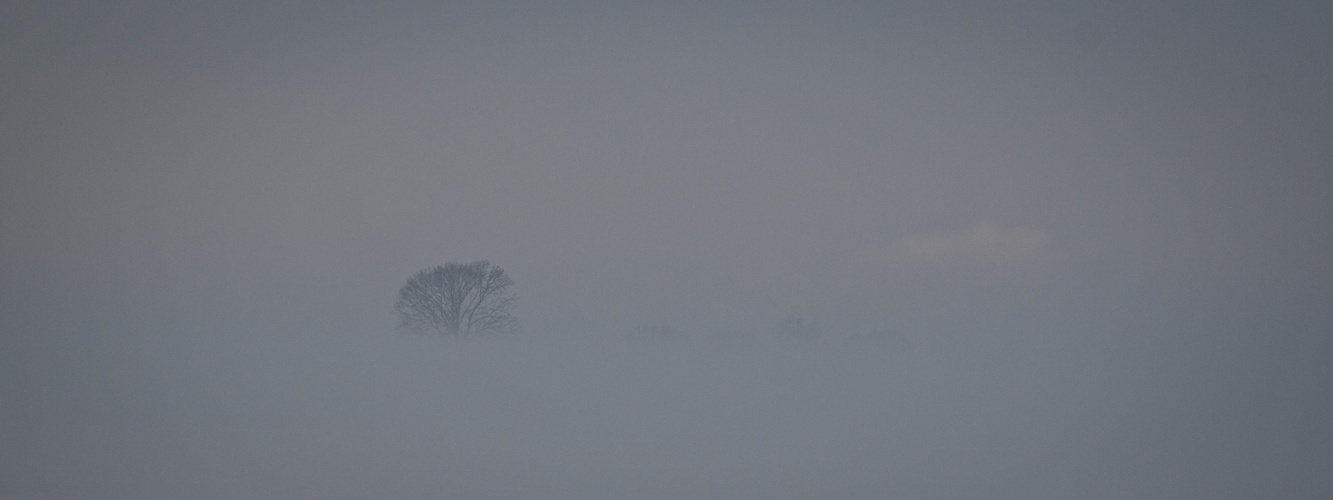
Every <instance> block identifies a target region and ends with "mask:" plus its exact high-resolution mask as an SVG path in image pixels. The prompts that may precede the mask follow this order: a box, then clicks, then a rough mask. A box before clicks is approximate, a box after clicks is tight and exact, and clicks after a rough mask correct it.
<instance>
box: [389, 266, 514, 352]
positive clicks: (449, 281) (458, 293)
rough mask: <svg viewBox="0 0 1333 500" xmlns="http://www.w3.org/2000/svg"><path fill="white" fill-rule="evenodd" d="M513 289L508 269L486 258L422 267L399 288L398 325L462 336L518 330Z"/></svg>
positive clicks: (396, 305)
mask: <svg viewBox="0 0 1333 500" xmlns="http://www.w3.org/2000/svg"><path fill="white" fill-rule="evenodd" d="M513 288H514V280H513V279H510V278H509V275H508V274H506V273H505V271H504V269H501V268H500V266H497V265H495V264H491V263H490V262H487V261H484V260H479V261H476V262H472V263H469V264H458V263H454V262H449V263H447V264H445V265H443V266H436V267H434V268H429V269H423V270H421V271H419V272H417V273H416V274H414V275H412V277H411V278H408V280H407V284H406V285H403V287H402V288H401V289H399V290H398V300H397V301H395V302H394V305H393V308H394V310H395V311H396V312H397V313H398V328H399V329H401V330H408V331H417V332H429V331H434V332H436V333H439V334H444V335H461V336H472V335H485V334H490V333H505V332H512V331H514V330H516V329H517V328H518V319H517V318H516V317H514V314H513V308H514V305H515V304H516V303H517V302H518V297H517V296H515V295H514V292H513Z"/></svg>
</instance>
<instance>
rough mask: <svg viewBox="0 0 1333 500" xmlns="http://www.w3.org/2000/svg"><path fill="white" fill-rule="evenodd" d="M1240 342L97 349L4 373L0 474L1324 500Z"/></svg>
mask: <svg viewBox="0 0 1333 500" xmlns="http://www.w3.org/2000/svg"><path fill="white" fill-rule="evenodd" d="M1213 326H1218V325H1213ZM1255 326H1256V325H1244V326H1240V327H1236V328H1230V329H1228V328H1225V327H1221V328H1220V329H1219V330H1218V331H1215V332H1212V333H1213V334H1214V335H1212V336H1210V337H1209V338H1208V339H1207V340H1205V339H1202V338H1200V339H1195V340H1193V341H1184V340H1182V339H1183V337H1182V336H1180V335H1174V336H1173V339H1172V340H1170V341H1162V340H1156V341H1154V340H1151V339H1150V337H1151V336H1150V335H1135V334H1134V333H1133V332H1120V333H1121V334H1123V335H1127V336H1130V337H1135V338H1129V339H1123V338H1122V339H1116V340H1114V341H1107V340H1101V341H1098V340H1096V339H1095V338H1094V337H1095V336H1099V335H1108V334H1111V333H1113V332H1112V331H1111V330H1114V327H1112V328H1108V329H1104V330H1102V331H1087V329H1086V328H1085V329H1084V330H1083V331H1067V332H1063V333H1064V335H1061V334H1060V333H1062V332H1055V331H987V330H985V329H974V330H970V331H967V330H954V331H935V332H929V335H927V332H920V331H911V330H907V331H896V330H885V331H878V332H874V331H865V332H834V331H825V332H822V334H820V335H819V336H818V337H812V338H791V337H784V336H782V335H780V334H779V333H780V332H776V331H773V329H771V328H756V329H754V330H753V331H730V332H684V331H680V332H671V331H670V330H669V329H667V328H664V327H662V326H653V327H644V328H638V329H633V330H631V331H626V332H601V333H589V332H579V333H571V332H565V333H559V334H556V333H554V332H534V331H527V332H524V333H523V334H520V335H515V336H510V337H494V338H481V339H471V340H455V339H442V338H436V337H426V336H418V335H409V334H395V333H390V332H388V331H353V330H338V329H336V328H332V329H311V330H299V329H295V330H293V329H263V328H260V329H254V330H249V331H239V330H238V331H217V330H214V331H197V330H180V331H156V332H147V331H115V330H98V331H96V332H83V333H82V334H79V335H77V336H72V337H68V338H65V339H54V340H53V339H48V340H46V341H41V342H36V341H33V342H30V343H28V344H27V345H25V346H23V347H24V349H21V356H19V357H17V358H9V359H7V360H6V363H5V374H4V379H5V380H6V381H7V382H8V389H7V390H6V393H5V400H6V401H7V403H6V405H5V407H4V410H3V411H2V413H0V417H3V419H4V422H6V424H5V425H4V427H3V428H0V432H2V434H0V440H3V442H4V443H5V452H4V453H3V454H2V455H0V456H3V458H4V460H5V462H4V463H3V464H0V470H3V479H4V484H5V486H4V487H5V488H6V493H7V494H9V495H13V498H28V497H32V498H38V497H40V498H177V497H190V498H291V497H298V498H348V499H351V498H368V497H375V498H1050V499H1058V498H1108V499H1110V498H1160V497H1163V496H1178V497H1190V498H1205V497H1209V498H1214V497H1215V498H1246V497H1263V496H1268V495H1277V496H1283V495H1290V496H1295V497H1299V496H1304V494H1305V493H1309V492H1317V491H1327V488H1328V487H1329V481H1330V480H1329V479H1328V478H1327V477H1326V475H1324V474H1323V473H1322V472H1320V471H1319V470H1314V469H1311V468H1301V467H1292V466H1293V465H1298V464H1307V465H1309V466H1313V465H1315V464H1327V463H1329V457H1330V455H1329V451H1328V450H1329V447H1328V444H1329V437H1330V433H1329V432H1328V427H1327V422H1326V419H1325V418H1324V417H1326V416H1327V415H1328V411H1329V409H1330V408H1329V406H1328V399H1326V398H1323V394H1325V392H1324V389H1322V387H1323V385H1324V384H1326V381H1327V380H1328V378H1327V377H1328V375H1329V369H1328V367H1327V366H1326V365H1323V364H1321V363H1322V362H1321V361H1320V359H1321V355H1319V354H1311V353H1310V352H1298V351H1299V350H1297V351H1293V350H1290V349H1289V347H1276V346H1275V344H1274V343H1273V342H1268V341H1265V340H1263V339H1255V338H1249V337H1248V336H1247V335H1245V332H1244V331H1243V330H1245V329H1247V328H1254V327H1255ZM1287 326H1288V327H1290V326H1291V325H1287ZM94 333H95V334H94ZM1161 333H1162V332H1158V334H1161ZM1288 337H1290V336H1288ZM1290 341H1291V339H1290V338H1288V339H1287V342H1290ZM1297 341H1298V342H1299V343H1301V344H1302V346H1303V347H1304V348H1307V349H1311V350H1314V351H1315V352H1318V351H1320V350H1321V349H1326V348H1327V346H1326V345H1324V344H1326V342H1327V341H1326V340H1318V339H1315V338H1312V337H1307V338H1302V339H1297ZM1173 343H1174V345H1172V344H1173ZM1325 352H1326V351H1325ZM1218 353H1223V354H1222V355H1221V356H1219V355H1218ZM8 354H9V355H13V354H14V352H13V351H11V352H10V353H8ZM25 361H26V362H25ZM1310 398H1315V399H1310Z"/></svg>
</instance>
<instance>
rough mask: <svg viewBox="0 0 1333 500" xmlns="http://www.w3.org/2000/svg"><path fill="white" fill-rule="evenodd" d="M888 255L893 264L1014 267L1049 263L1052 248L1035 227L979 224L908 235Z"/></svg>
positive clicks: (1046, 237) (1041, 232)
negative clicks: (901, 262) (903, 262)
mask: <svg viewBox="0 0 1333 500" xmlns="http://www.w3.org/2000/svg"><path fill="white" fill-rule="evenodd" d="M890 251H891V253H892V255H893V256H894V258H895V259H896V260H902V261H907V262H911V263H915V264H926V265H949V264H966V265H985V266H994V267H1015V266H1025V265H1031V264H1034V263H1038V262H1042V261H1046V260H1049V259H1050V258H1051V257H1053V255H1054V253H1055V244H1054V241H1053V239H1052V238H1051V236H1050V235H1049V234H1048V233H1047V232H1046V231H1045V230H1043V229H1041V228H1039V227H1033V226H1001V225H999V224H995V223H992V222H983V223H981V224H979V225H977V226H976V227H973V228H971V229H965V230H960V231H940V232H931V233H918V234H909V235H907V236H903V237H902V238H899V239H898V240H897V241H894V242H893V244H892V245H891V250H890Z"/></svg>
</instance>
